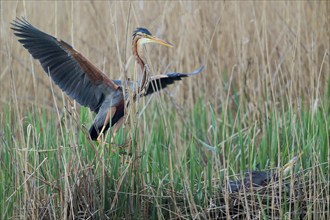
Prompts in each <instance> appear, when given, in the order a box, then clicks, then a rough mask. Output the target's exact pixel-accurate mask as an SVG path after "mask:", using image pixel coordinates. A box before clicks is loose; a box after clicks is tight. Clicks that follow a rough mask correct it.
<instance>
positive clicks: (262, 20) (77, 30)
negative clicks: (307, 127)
mask: <svg viewBox="0 0 330 220" xmlns="http://www.w3.org/2000/svg"><path fill="white" fill-rule="evenodd" d="M327 9H329V4H328V3H327V2H326V1H319V2H312V1H309V2H308V1H293V2H288V1H274V2H267V3H266V2H239V1H234V2H222V1H221V2H204V3H198V2H171V3H170V2H148V1H147V2H142V1H141V2H132V3H129V2H104V1H100V2H89V1H88V2H87V1H83V2H75V1H74V2H70V1H68V2H48V1H41V2H39V1H18V2H8V1H5V2H2V3H1V55H0V56H1V59H0V60H1V64H0V65H1V72H0V79H1V84H0V88H1V92H2V95H1V103H2V105H1V106H3V104H4V103H8V102H10V101H11V99H12V97H13V96H12V94H13V85H12V83H13V84H14V85H15V88H16V94H17V98H18V102H19V106H20V107H22V106H27V105H30V104H31V103H35V100H38V103H40V104H43V105H50V106H52V105H53V104H52V102H51V101H49V100H52V99H51V92H50V89H49V88H48V87H49V80H48V79H47V77H46V76H45V74H43V73H42V69H41V67H40V66H39V65H38V64H37V62H33V69H32V68H31V62H32V61H31V59H30V56H29V54H28V53H27V52H26V51H25V50H24V49H23V48H22V47H21V45H20V44H18V43H17V40H16V38H15V37H14V36H13V34H12V31H11V30H10V22H11V21H12V20H13V19H14V18H15V17H21V16H25V17H26V18H27V19H28V20H29V21H30V22H31V23H32V24H34V25H35V26H37V27H39V28H41V29H42V30H44V31H46V32H48V33H51V34H53V35H56V36H57V37H60V38H61V39H64V40H66V41H67V42H69V43H71V44H73V45H74V46H75V48H77V49H78V50H79V51H80V52H82V53H83V54H84V55H86V56H87V57H88V58H89V59H90V60H91V61H93V62H94V63H95V64H96V65H97V66H99V67H100V68H101V69H102V70H104V71H105V72H106V73H107V74H108V75H109V76H110V77H111V78H123V77H124V73H125V72H127V76H128V77H131V78H133V77H134V76H132V66H133V65H132V63H133V62H132V59H131V43H130V40H131V32H132V30H133V29H134V28H135V27H137V26H144V27H147V28H149V29H150V31H151V32H152V33H153V34H156V35H158V36H160V37H163V38H165V39H167V40H169V41H170V42H172V43H173V44H174V45H176V47H175V48H174V49H172V50H168V49H167V48H163V47H152V48H149V51H150V52H151V54H152V55H151V56H150V60H151V62H150V64H151V66H152V68H151V69H152V70H153V72H154V73H162V72H164V71H166V70H169V71H174V70H176V71H189V70H193V69H194V68H197V67H199V66H200V65H203V64H204V65H206V67H207V68H206V71H205V72H204V73H203V76H202V77H199V78H198V80H196V79H192V80H188V82H185V83H184V85H182V86H181V87H180V91H177V90H174V92H173V94H175V95H176V101H177V102H178V103H179V104H188V105H189V106H191V105H192V103H193V100H194V99H193V97H203V99H204V100H205V101H206V103H207V102H209V103H210V104H211V105H212V106H220V105H221V103H225V99H226V96H227V94H226V89H224V87H226V86H228V85H227V84H228V83H234V84H236V85H237V86H238V88H239V93H238V95H239V99H240V100H241V101H242V100H243V101H246V102H244V103H246V105H247V106H249V108H250V109H251V112H252V113H253V114H256V113H257V112H259V111H261V112H263V111H264V110H263V108H265V107H269V108H272V107H274V106H279V105H281V102H289V103H290V104H291V105H292V106H296V105H299V104H301V102H302V100H301V99H302V97H304V98H305V99H304V104H307V105H313V103H315V101H317V100H319V98H320V97H321V96H322V95H323V94H324V90H325V88H327V82H328V80H329V75H330V74H329V15H328V14H327V11H329V10H327ZM128 63H129V64H128ZM224 73H225V74H226V75H227V77H229V78H230V79H232V81H231V80H229V79H228V78H225V76H224ZM57 94H59V93H57ZM23 109H24V107H23ZM256 109H259V110H258V111H255V110H256Z"/></svg>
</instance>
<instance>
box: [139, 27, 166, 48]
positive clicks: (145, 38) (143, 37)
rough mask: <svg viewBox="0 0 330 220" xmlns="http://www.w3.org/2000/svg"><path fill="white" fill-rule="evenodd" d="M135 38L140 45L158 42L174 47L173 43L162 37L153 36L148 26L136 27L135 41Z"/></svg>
mask: <svg viewBox="0 0 330 220" xmlns="http://www.w3.org/2000/svg"><path fill="white" fill-rule="evenodd" d="M134 39H136V40H137V44H138V45H140V46H142V45H143V44H148V43H156V44H160V45H164V46H167V47H173V45H172V44H171V43H169V42H167V41H165V40H162V39H160V38H157V37H155V36H152V34H151V33H150V31H148V29H146V28H141V27H138V28H136V29H135V31H134V32H133V41H134Z"/></svg>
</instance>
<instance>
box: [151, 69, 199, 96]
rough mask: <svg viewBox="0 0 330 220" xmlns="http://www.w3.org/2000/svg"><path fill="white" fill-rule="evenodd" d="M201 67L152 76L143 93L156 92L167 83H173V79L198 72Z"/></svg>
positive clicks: (179, 78) (177, 79)
mask: <svg viewBox="0 0 330 220" xmlns="http://www.w3.org/2000/svg"><path fill="white" fill-rule="evenodd" d="M203 69H204V66H202V67H200V68H199V69H197V70H195V71H193V72H191V73H176V72H173V73H166V74H163V75H156V76H152V77H151V79H150V81H149V84H148V86H147V88H146V92H145V95H149V94H152V93H154V92H158V91H159V90H161V89H164V88H165V87H167V86H168V85H170V84H173V83H174V82H175V81H179V80H181V79H182V78H185V77H189V76H193V75H196V74H199V73H200V72H202V71H203Z"/></svg>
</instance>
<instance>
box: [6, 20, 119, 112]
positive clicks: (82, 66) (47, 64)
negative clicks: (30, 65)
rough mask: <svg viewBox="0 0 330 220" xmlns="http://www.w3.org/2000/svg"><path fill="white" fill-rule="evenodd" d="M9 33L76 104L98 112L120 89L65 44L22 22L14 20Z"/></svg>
mask: <svg viewBox="0 0 330 220" xmlns="http://www.w3.org/2000/svg"><path fill="white" fill-rule="evenodd" d="M12 29H13V30H14V34H15V35H16V36H17V37H18V38H19V40H18V41H19V42H20V43H21V44H23V46H24V47H25V48H26V49H27V50H28V51H29V53H30V54H31V55H32V56H33V58H34V59H37V60H39V62H40V64H41V66H42V67H43V69H44V71H45V72H46V73H47V74H49V75H50V77H51V78H52V80H53V81H54V82H55V84H56V85H57V86H58V87H59V88H60V89H62V90H63V91H64V92H65V93H66V94H67V95H69V96H70V97H71V98H73V99H75V100H76V101H77V102H78V103H79V104H81V105H83V106H88V107H89V108H90V109H91V110H92V111H95V112H98V110H99V108H100V106H101V104H102V102H103V100H104V98H105V96H106V95H108V94H109V93H112V92H114V91H115V90H117V89H118V88H119V86H118V85H116V84H115V83H114V82H113V81H112V80H111V79H109V78H108V77H107V76H106V75H105V74H104V73H103V72H102V71H100V70H99V69H98V68H97V67H96V66H94V65H93V64H92V63H91V62H90V61H88V60H87V59H86V58H85V57H84V56H83V55H82V54H80V53H79V52H78V51H76V50H75V49H73V48H72V47H71V46H70V45H69V44H68V43H66V42H64V41H62V40H58V39H56V38H55V37H53V36H51V35H49V34H46V33H44V32H42V31H40V30H39V29H37V28H35V27H34V26H32V25H31V24H30V23H29V22H28V21H26V20H25V19H24V18H23V19H20V18H17V19H16V20H14V22H13V23H12Z"/></svg>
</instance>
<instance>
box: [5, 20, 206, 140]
mask: <svg viewBox="0 0 330 220" xmlns="http://www.w3.org/2000/svg"><path fill="white" fill-rule="evenodd" d="M11 28H12V29H13V30H14V34H15V35H16V36H17V37H18V38H19V40H18V41H19V42H20V43H21V44H23V46H24V47H25V48H26V49H27V50H28V51H29V53H30V54H31V55H32V57H33V58H34V59H37V60H39V62H40V64H41V66H42V68H43V69H44V71H45V72H46V73H47V74H48V75H49V76H50V77H51V79H52V80H53V81H54V83H55V84H56V85H57V86H58V87H59V88H60V89H61V90H62V91H64V92H65V93H66V94H67V95H68V96H69V97H70V98H72V99H74V100H76V101H77V102H78V103H79V104H80V105H82V106H86V107H89V108H90V109H91V111H94V112H95V113H96V117H95V119H94V122H93V125H92V126H91V128H90V129H89V134H90V137H91V139H92V140H96V139H98V137H99V135H100V134H102V133H103V132H105V131H106V130H107V129H108V128H109V127H110V126H111V127H112V126H116V128H119V127H120V126H121V125H122V123H123V119H124V114H125V105H128V104H129V95H128V94H129V93H128V91H127V90H126V89H127V88H128V89H131V91H132V94H134V95H133V97H134V100H135V98H136V97H137V96H145V95H149V94H151V93H154V92H157V91H159V90H160V89H163V88H165V87H166V86H167V85H169V84H172V83H174V82H175V81H177V80H181V79H182V78H184V77H188V76H192V75H195V74H198V73H200V72H201V71H202V70H203V68H204V67H201V68H199V69H197V70H195V71H194V72H191V73H176V72H173V73H167V74H162V75H156V76H151V77H149V76H148V68H147V64H146V61H145V60H144V56H143V45H144V44H147V43H156V44H160V45H164V46H168V47H172V44H170V43H168V42H166V41H164V40H162V39H159V38H157V37H154V36H152V34H151V33H150V32H149V31H148V30H147V29H145V28H137V29H136V30H135V31H134V32H133V38H132V47H133V55H134V57H135V59H136V61H137V63H138V64H139V65H140V68H141V72H142V78H141V80H139V81H138V82H137V83H135V82H132V81H129V80H128V81H121V80H111V79H110V78H108V77H107V75H106V74H104V73H103V72H102V71H101V70H100V69H98V68H97V67H96V66H95V65H94V64H92V63H91V62H90V61H89V60H88V59H86V58H85V57H84V56H83V55H82V54H81V53H79V52H78V51H77V50H75V49H74V48H73V47H72V46H71V45H69V44H68V43H66V42H65V41H63V40H60V39H57V38H55V37H53V36H51V35H49V34H47V33H44V32H42V31H40V30H39V29H37V28H35V27H34V26H32V25H31V24H30V23H29V22H28V21H27V20H26V19H25V18H22V19H20V18H16V20H14V21H13V23H12V27H11ZM124 88H126V89H125V90H124ZM123 91H124V92H123ZM125 103H126V104H125Z"/></svg>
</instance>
